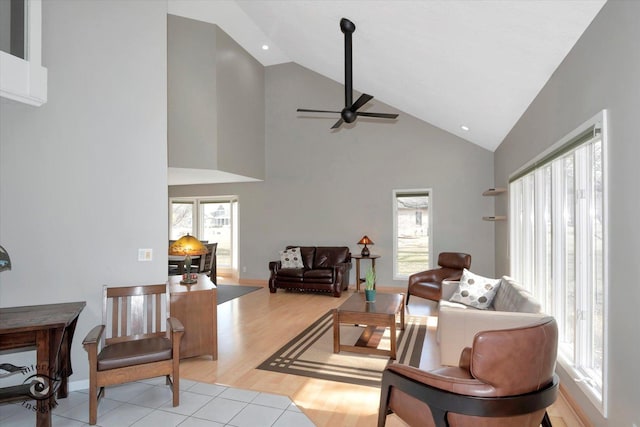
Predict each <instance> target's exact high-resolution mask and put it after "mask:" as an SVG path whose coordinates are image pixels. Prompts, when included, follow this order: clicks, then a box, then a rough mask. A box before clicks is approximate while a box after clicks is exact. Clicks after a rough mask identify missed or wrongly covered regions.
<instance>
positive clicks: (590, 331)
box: [509, 112, 607, 416]
mask: <svg viewBox="0 0 640 427" xmlns="http://www.w3.org/2000/svg"><path fill="white" fill-rule="evenodd" d="M604 125H605V121H604V112H603V113H601V114H600V115H598V116H596V118H594V119H592V120H591V121H589V122H587V123H586V124H585V125H583V126H582V127H581V128H579V129H577V130H576V131H575V132H574V133H573V135H572V136H569V137H567V138H565V140H563V141H562V142H561V143H560V144H559V145H558V146H556V147H553V148H552V149H551V150H550V151H549V152H548V153H547V154H546V155H544V156H543V157H542V158H541V159H540V160H538V161H537V162H534V164H533V165H531V166H528V167H527V168H525V169H524V170H523V171H522V172H519V173H517V174H516V175H514V177H512V178H511V180H510V184H509V195H510V196H509V201H510V258H511V275H512V276H513V277H515V278H516V279H517V280H519V281H521V282H522V283H523V284H524V285H525V286H529V287H530V290H531V291H532V292H533V293H534V294H535V295H536V296H537V297H538V298H539V300H540V301H541V303H542V305H543V309H544V311H545V312H547V313H550V314H552V315H553V316H554V317H555V318H556V321H557V322H558V329H559V346H558V358H559V361H560V363H561V364H562V365H563V366H564V367H565V368H566V369H567V370H568V372H569V374H570V375H571V376H573V377H574V378H576V379H577V381H578V385H579V386H580V387H581V388H582V389H583V390H584V391H585V392H586V394H587V395H588V396H589V397H590V399H591V400H592V401H593V402H594V403H595V404H596V406H597V407H599V408H600V410H601V411H602V412H603V414H604V415H605V416H606V411H605V408H606V405H605V399H604V397H605V389H606V387H605V386H606V369H605V366H606V363H605V357H606V352H605V343H606V305H605V302H606V293H607V292H606V291H607V281H606V274H605V267H606V263H605V259H606V254H605V250H606V227H604V224H606V222H605V221H606V218H605V214H606V213H605V207H606V204H605V200H606V199H605V197H606V185H605V184H606V183H605V170H604V169H605V162H604V159H605V140H604V137H603V135H605V132H604Z"/></svg>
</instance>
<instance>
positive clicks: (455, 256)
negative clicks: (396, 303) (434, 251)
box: [407, 252, 471, 304]
mask: <svg viewBox="0 0 640 427" xmlns="http://www.w3.org/2000/svg"><path fill="white" fill-rule="evenodd" d="M438 265H439V266H440V268H436V269H434V270H427V271H421V272H420V273H415V274H412V275H411V276H409V286H408V287H407V304H409V298H410V297H411V295H416V296H419V297H420V298H426V299H430V300H431V301H436V302H438V301H440V298H441V297H442V281H443V280H460V277H462V270H463V269H465V268H466V269H469V268H471V255H469V254H464V253H458V252H440V255H438Z"/></svg>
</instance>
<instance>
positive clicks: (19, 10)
mask: <svg viewBox="0 0 640 427" xmlns="http://www.w3.org/2000/svg"><path fill="white" fill-rule="evenodd" d="M41 48H42V1H41V0H10V1H0V97H4V98H8V99H12V100H14V101H19V102H24V103H27V104H30V105H35V106H40V105H42V104H44V103H45V102H47V69H46V68H45V67H43V66H42V64H41V56H42V55H41Z"/></svg>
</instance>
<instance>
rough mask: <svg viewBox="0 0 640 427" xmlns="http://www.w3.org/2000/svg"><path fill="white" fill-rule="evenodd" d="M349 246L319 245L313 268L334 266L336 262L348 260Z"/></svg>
mask: <svg viewBox="0 0 640 427" xmlns="http://www.w3.org/2000/svg"><path fill="white" fill-rule="evenodd" d="M348 257H349V248H348V247H346V246H338V247H332V246H318V247H317V248H316V258H315V261H314V263H313V268H314V269H315V268H327V267H333V266H334V265H336V264H340V263H343V262H347V258H348Z"/></svg>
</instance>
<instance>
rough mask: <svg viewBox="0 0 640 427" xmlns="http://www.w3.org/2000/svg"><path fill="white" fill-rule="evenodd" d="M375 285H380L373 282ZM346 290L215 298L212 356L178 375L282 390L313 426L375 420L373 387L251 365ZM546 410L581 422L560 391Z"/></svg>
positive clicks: (420, 310)
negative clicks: (215, 346)
mask: <svg viewBox="0 0 640 427" xmlns="http://www.w3.org/2000/svg"><path fill="white" fill-rule="evenodd" d="M378 291H379V292H381V291H385V289H384V288H380V287H379V290H378ZM396 291H397V290H396ZM351 292H353V291H352V290H350V291H349V292H348V293H343V295H342V297H341V298H334V297H332V296H328V295H321V294H312V293H306V294H305V293H296V292H285V291H282V290H279V291H278V292H277V293H275V294H271V293H269V289H268V288H267V287H265V288H263V289H260V290H258V291H255V292H252V293H250V294H247V295H244V296H242V297H240V298H236V299H234V300H232V301H229V302H226V303H224V304H221V305H219V306H218V360H216V361H212V360H211V359H210V358H209V357H201V358H191V359H186V360H183V361H182V362H181V364H180V367H181V377H182V378H186V379H191V380H197V381H203V382H209V383H218V384H222V385H228V386H232V387H237V388H244V389H250V390H255V391H261V392H269V393H275V394H283V395H287V396H289V397H290V398H291V399H292V400H293V401H294V402H295V403H296V404H297V405H298V407H299V408H300V409H301V410H302V411H303V412H304V413H305V414H306V415H307V416H308V417H309V418H310V419H311V420H312V421H313V422H314V423H315V424H316V425H317V426H319V427H322V426H331V427H333V426H362V427H365V426H366V427H369V426H375V425H376V421H377V414H378V403H379V398H380V391H379V389H377V388H373V387H364V386H357V385H351V384H344V383H339V382H333V381H325V380H319V379H313V378H306V377H301V376H297V375H287V374H281V373H276V372H270V371H263V370H258V369H255V367H256V366H257V365H259V364H260V363H261V362H263V361H264V360H265V359H266V358H267V357H269V356H270V355H271V354H273V353H274V352H275V351H277V350H278V349H279V348H280V347H282V346H283V345H284V344H286V343H287V342H288V341H289V340H291V339H292V338H293V337H295V336H296V335H297V334H298V333H300V332H301V331H302V330H304V329H305V328H306V327H307V326H309V325H310V324H311V323H313V321H315V320H316V319H317V318H319V317H320V316H321V315H323V314H324V313H326V312H327V311H328V310H330V309H332V308H335V307H337V306H339V305H340V304H341V303H342V302H344V301H345V300H346V298H348V296H349V294H350V293H351ZM433 304H434V303H432V302H430V301H426V300H422V299H420V298H414V299H412V300H411V304H409V307H408V312H409V313H410V314H424V315H429V314H430V313H432V312H433V310H434V305H433ZM433 320H435V319H433ZM432 323H434V322H432ZM434 331H435V329H434V328H433V327H430V329H429V334H428V337H427V340H426V342H425V346H424V350H423V358H422V360H421V368H429V367H431V366H433V364H434V363H437V356H436V355H434V352H433V351H431V350H430V349H431V348H433V345H429V343H430V341H431V340H435V336H434ZM549 415H550V417H551V421H552V423H553V425H554V427H583V426H584V425H583V424H582V423H580V422H579V420H578V418H577V417H576V416H575V414H574V413H573V411H572V410H571V407H570V406H569V405H568V404H567V403H566V401H565V400H564V399H563V398H562V396H561V397H560V398H559V399H558V401H557V402H556V403H555V404H554V405H553V406H552V407H551V408H550V409H549ZM405 425H406V424H404V423H403V422H402V421H401V420H400V419H399V418H397V417H396V416H395V415H390V416H389V417H388V419H387V426H389V427H396V426H405ZM584 427H586V426H584Z"/></svg>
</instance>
